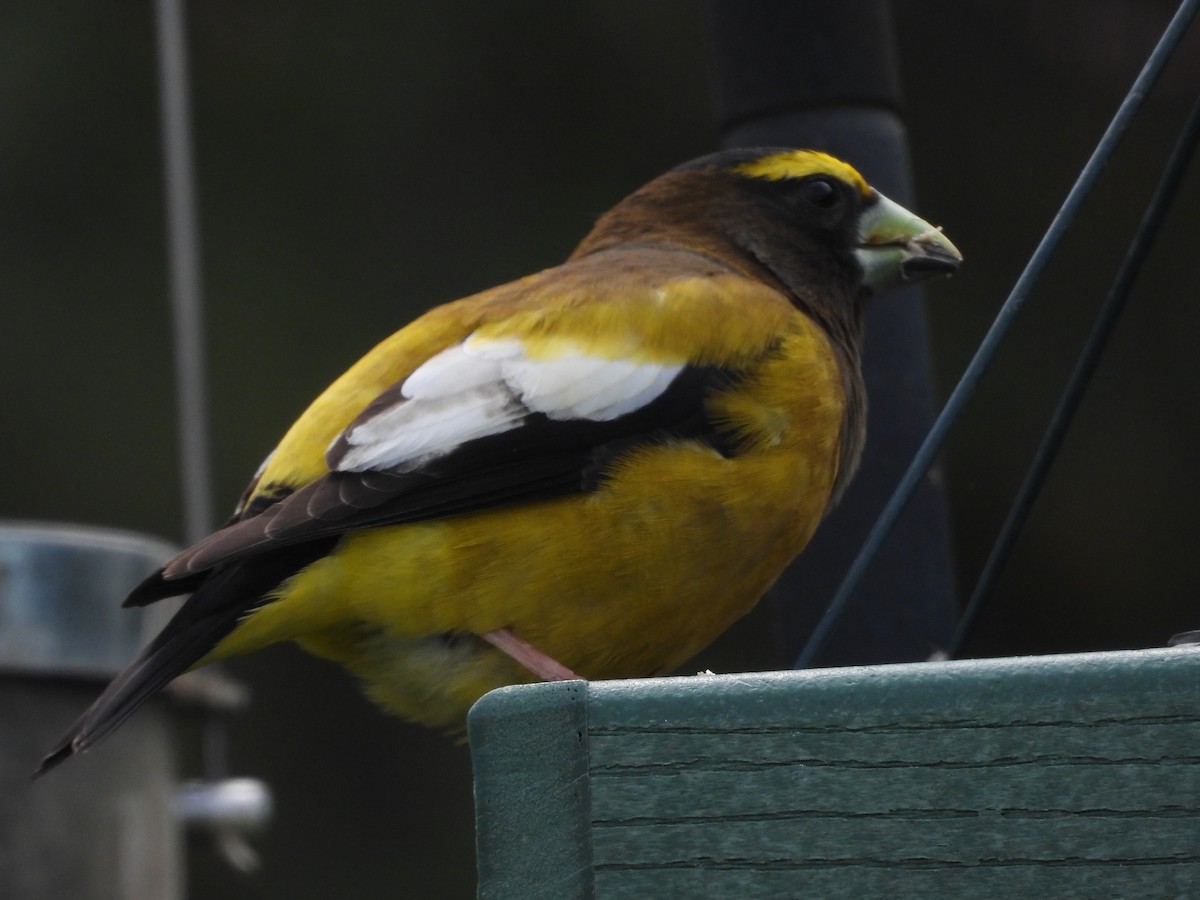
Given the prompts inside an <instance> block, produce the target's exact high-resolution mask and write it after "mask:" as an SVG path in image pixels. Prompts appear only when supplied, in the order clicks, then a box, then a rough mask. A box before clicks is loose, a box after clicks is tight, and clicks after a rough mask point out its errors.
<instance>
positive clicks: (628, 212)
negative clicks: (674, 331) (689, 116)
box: [578, 148, 962, 299]
mask: <svg viewBox="0 0 1200 900" xmlns="http://www.w3.org/2000/svg"><path fill="white" fill-rule="evenodd" d="M627 241H639V242H647V241H649V242H661V243H672V244H679V245H684V246H688V247H690V248H692V249H696V250H701V251H708V252H711V253H712V254H713V255H714V256H717V257H720V258H724V259H728V258H729V255H730V252H731V251H736V253H737V254H738V255H740V257H741V258H742V259H743V260H744V261H746V262H748V263H749V264H751V265H755V266H758V267H761V268H762V269H764V270H766V272H767V273H769V274H770V275H771V276H773V277H774V278H775V279H776V280H777V281H779V282H780V283H781V284H782V285H783V286H784V287H786V288H787V289H789V290H790V291H791V292H792V293H793V294H795V295H798V296H799V297H800V298H801V299H805V297H804V295H805V294H806V293H808V290H807V286H808V285H810V284H812V283H814V282H819V283H821V284H824V285H829V284H830V283H831V281H832V283H836V284H840V285H843V286H844V287H845V288H846V289H847V290H848V291H849V292H850V293H851V294H852V295H854V296H861V295H864V294H880V293H883V292H885V291H887V290H890V289H892V288H896V287H900V286H903V285H906V284H911V283H914V282H918V281H925V280H928V279H930V278H935V277H938V276H941V275H949V274H951V273H953V272H954V271H955V270H956V269H957V268H958V266H959V265H960V264H961V262H962V254H960V253H959V252H958V249H957V248H956V247H955V246H954V245H953V244H952V243H950V241H949V240H948V239H947V238H946V237H945V235H943V234H942V232H941V229H940V228H935V227H934V226H933V225H930V224H929V223H928V222H926V221H925V220H923V219H921V218H920V217H918V216H916V215H914V214H913V213H911V212H909V211H908V210H906V209H904V208H903V207H902V206H900V205H899V204H897V203H895V202H893V201H891V200H889V199H888V198H887V197H885V196H883V195H882V194H881V193H879V192H878V191H876V190H875V189H874V188H872V187H871V186H870V185H869V184H867V182H866V180H865V179H864V178H863V177H862V175H860V174H859V173H858V172H857V171H856V170H855V169H854V168H853V167H851V166H850V165H848V164H846V163H844V162H842V161H841V160H838V159H835V158H834V157H832V156H829V155H828V154H825V153H819V152H817V151H813V150H789V149H781V148H768V149H752V150H727V151H723V152H721V153H714V154H712V155H710V156H705V157H701V158H700V159H697V160H693V161H692V162H688V163H684V164H683V165H681V166H678V167H677V168H675V169H673V170H671V171H670V172H668V173H666V174H665V175H662V176H660V177H659V178H656V179H655V180H654V181H652V182H650V183H649V184H647V185H646V186H645V187H643V188H642V189H640V190H639V191H637V192H635V193H634V194H632V195H630V196H629V197H628V198H626V199H625V200H624V201H623V202H622V203H620V204H618V206H617V207H615V208H614V209H613V210H612V211H611V212H610V213H609V214H607V215H606V216H605V217H604V218H602V219H601V220H600V222H599V223H598V225H597V228H596V230H595V231H593V233H592V235H590V236H589V238H588V240H586V241H585V242H584V244H583V245H581V247H580V251H578V252H590V251H591V250H594V249H598V248H599V247H601V246H604V245H611V244H613V243H618V242H627Z"/></svg>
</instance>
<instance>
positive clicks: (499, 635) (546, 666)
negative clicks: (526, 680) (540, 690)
mask: <svg viewBox="0 0 1200 900" xmlns="http://www.w3.org/2000/svg"><path fill="white" fill-rule="evenodd" d="M480 637H481V638H483V639H484V640H485V641H487V642H488V643H489V644H491V645H492V646H493V647H495V648H496V649H498V650H502V651H504V652H505V653H507V654H508V655H509V656H511V657H512V658H513V659H515V660H516V661H517V662H519V663H520V664H521V665H523V666H524V667H525V668H527V669H528V670H529V671H530V672H532V673H533V674H534V675H536V676H537V677H538V678H540V679H542V681H577V680H579V676H578V675H576V674H575V673H574V672H572V671H571V670H570V669H568V668H567V667H566V666H564V665H563V664H562V663H560V662H559V661H558V660H556V659H551V658H550V657H549V656H547V655H546V654H545V653H543V652H542V651H541V650H539V649H538V648H537V647H535V646H533V644H531V643H529V642H528V641H526V640H524V639H523V638H522V637H520V636H519V635H518V634H517V633H516V632H515V631H513V630H512V629H511V628H497V629H496V630H495V631H489V632H488V633H487V634H481V635H480Z"/></svg>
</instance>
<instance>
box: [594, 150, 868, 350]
mask: <svg viewBox="0 0 1200 900" xmlns="http://www.w3.org/2000/svg"><path fill="white" fill-rule="evenodd" d="M804 225H805V223H804V222H803V221H802V220H800V219H798V218H796V217H793V216H791V215H789V214H786V213H784V212H783V207H780V206H775V205H774V204H772V203H769V202H767V201H766V200H765V199H764V196H763V194H762V192H759V191H754V190H750V189H748V187H747V185H746V184H745V182H744V180H742V179H740V178H738V177H737V176H734V175H732V174H730V173H729V172H727V171H724V170H723V169H720V168H717V167H712V168H704V169H685V170H679V171H673V172H668V173H667V174H666V175H662V176H660V177H659V178H656V179H655V180H654V181H652V182H650V183H649V184H647V185H645V186H644V187H642V188H641V189H639V190H637V191H635V192H634V193H633V194H630V195H629V196H628V197H626V198H625V199H624V200H622V201H621V202H620V203H618V204H617V205H616V206H614V207H613V208H612V209H611V210H609V211H608V212H607V213H605V214H604V215H603V216H601V217H600V219H599V220H598V221H597V222H596V225H595V227H594V228H593V229H592V231H591V232H590V233H589V234H588V235H587V236H586V237H585V238H584V239H583V240H582V241H581V242H580V244H579V246H578V247H576V249H575V251H574V252H573V253H572V254H571V259H577V258H579V257H581V256H586V255H588V254H591V253H595V252H598V251H600V250H605V249H608V248H611V247H614V246H617V245H629V244H641V245H647V244H649V245H661V246H663V247H670V248H672V249H676V250H688V251H691V252H694V253H701V254H704V255H705V256H707V257H709V258H711V259H713V260H715V261H717V262H719V263H720V264H721V265H722V266H723V267H725V268H728V269H731V270H733V271H736V272H740V273H741V274H744V275H747V276H749V277H751V278H754V279H756V280H760V281H763V282H766V283H767V284H769V285H772V286H773V287H775V288H777V289H778V290H780V291H781V292H783V293H784V294H786V295H788V297H789V298H791V300H792V302H793V303H794V304H795V305H796V307H797V308H799V309H801V310H803V311H804V312H805V313H807V314H809V315H811V316H812V317H813V318H814V319H816V320H817V321H818V322H820V323H821V324H822V325H823V326H824V327H825V328H826V329H827V330H828V331H829V332H830V334H831V335H833V336H835V337H836V338H837V339H838V341H839V342H846V343H848V344H851V345H855V344H857V341H858V337H859V320H860V313H861V311H860V308H859V307H860V304H861V297H860V295H859V284H858V279H859V277H860V273H859V270H858V267H857V263H855V262H854V260H853V256H852V251H853V247H852V246H850V244H851V242H852V240H853V231H852V230H851V231H846V232H844V233H842V232H833V233H822V232H821V231H819V230H817V229H811V230H810V229H805V227H804ZM818 241H819V242H820V243H818ZM831 250H832V251H833V253H832V254H831V253H830V251H831ZM813 284H821V285H823V286H824V288H825V290H824V291H822V292H820V293H817V292H814V291H813V290H812V289H811V285H813Z"/></svg>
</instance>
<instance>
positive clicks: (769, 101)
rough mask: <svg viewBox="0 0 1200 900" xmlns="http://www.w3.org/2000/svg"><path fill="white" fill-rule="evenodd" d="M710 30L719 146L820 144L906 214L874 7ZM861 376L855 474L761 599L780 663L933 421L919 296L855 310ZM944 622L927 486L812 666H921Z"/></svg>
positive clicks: (720, 1)
mask: <svg viewBox="0 0 1200 900" xmlns="http://www.w3.org/2000/svg"><path fill="white" fill-rule="evenodd" d="M709 25H710V29H711V34H712V40H713V48H714V60H715V67H716V99H717V114H718V116H719V119H720V126H721V130H722V135H723V143H724V145H725V146H727V147H749V146H788V147H809V148H813V149H817V150H824V151H826V152H829V153H832V154H833V155H835V156H838V157H840V158H842V159H845V160H846V161H848V162H850V163H851V164H852V165H854V166H855V167H856V168H858V169H859V171H861V172H862V173H863V175H864V176H865V177H866V178H867V180H868V181H869V182H870V183H871V184H872V185H874V186H875V187H876V188H878V189H879V190H880V191H881V192H883V193H884V194H886V195H888V196H889V197H891V198H892V199H893V200H896V201H897V202H898V203H901V204H903V205H905V206H910V207H912V206H914V204H913V190H912V181H911V170H910V166H909V157H908V147H907V141H906V138H905V133H904V126H903V124H902V123H901V121H900V118H899V115H898V113H897V110H898V108H899V105H900V80H899V74H898V65H897V59H896V49H895V43H894V38H893V34H892V22H891V11H890V7H889V5H888V4H887V3H886V2H883V0H856V2H841V3H821V2H798V0H756V2H753V3H746V2H739V0H711V2H710V4H709ZM864 372H865V376H866V380H867V388H868V392H869V395H870V412H869V416H868V421H869V426H868V428H869V431H868V437H867V446H866V451H865V453H864V457H863V462H862V467H861V469H860V470H859V474H858V477H857V478H856V480H855V482H854V484H853V486H852V487H851V489H850V490H849V491H848V492H847V494H846V496H845V498H844V499H843V501H842V504H841V506H840V507H839V508H838V509H837V510H836V511H835V512H834V513H833V514H832V515H831V516H830V517H829V519H828V520H827V521H826V522H825V523H824V525H823V526H822V528H821V530H820V531H819V532H818V533H817V536H816V538H815V539H814V540H813V542H812V543H811V544H810V545H809V548H808V550H807V551H805V553H804V555H803V556H802V557H801V558H800V559H798V560H797V561H796V562H795V563H794V564H793V565H792V566H791V567H790V568H789V569H788V571H787V573H786V574H785V575H784V576H783V578H782V579H780V581H779V583H778V585H776V587H775V589H774V590H773V591H772V593H771V595H770V596H769V598H768V603H770V604H771V607H772V609H773V611H774V613H775V616H776V623H777V631H778V633H779V635H780V639H781V643H782V647H783V650H784V652H785V653H786V654H787V658H788V659H795V657H796V656H797V654H798V653H799V652H800V650H801V648H802V647H803V644H804V641H805V639H806V638H807V636H808V635H809V633H810V632H811V631H812V629H813V627H814V626H815V625H816V623H817V621H818V619H819V618H820V616H821V613H822V611H823V609H824V605H825V603H826V602H828V600H829V598H830V597H832V596H833V593H834V591H835V590H836V588H837V585H838V583H839V581H840V579H841V577H842V575H843V574H844V573H845V571H846V569H847V568H848V567H849V565H850V562H851V561H852V560H853V558H854V555H855V553H856V551H857V549H858V547H859V546H860V544H861V543H862V541H863V538H864V537H865V536H866V534H867V532H868V531H869V530H870V527H871V524H872V522H873V521H874V519H875V517H876V516H877V515H878V513H879V511H880V509H882V507H883V505H884V503H885V502H886V501H887V498H888V496H889V495H890V493H891V491H892V489H893V488H894V487H895V485H896V483H897V482H898V481H899V479H900V476H901V475H902V473H903V472H904V469H905V467H906V466H907V465H908V463H909V461H910V460H911V459H912V457H913V454H914V453H915V452H916V449H917V447H918V446H919V445H920V442H921V438H922V437H923V436H924V434H925V432H926V431H927V429H928V427H929V424H930V422H931V420H932V416H933V388H932V383H931V377H930V365H929V349H928V337H927V333H926V322H925V311H924V307H923V304H922V299H921V295H920V292H919V291H916V290H909V291H904V292H903V293H900V294H895V295H890V296H888V297H885V298H883V299H881V300H880V301H879V302H878V303H875V304H873V305H872V307H871V308H870V309H869V310H868V314H867V324H866V337H865V358H864ZM956 614H957V604H956V597H955V585H954V575H953V561H952V557H951V550H950V538H949V529H948V526H947V519H946V511H945V504H944V500H943V497H942V494H941V491H940V490H939V489H938V488H937V487H936V486H935V484H934V483H932V482H929V481H927V482H926V484H924V485H923V486H922V489H921V492H920V493H919V494H918V496H917V497H916V498H915V499H914V501H913V503H912V504H911V506H910V507H909V509H908V511H907V513H906V514H905V518H904V520H903V522H902V524H901V526H900V527H899V528H898V529H897V530H896V531H895V532H894V533H893V535H892V539H891V541H890V542H889V544H888V546H887V548H886V549H885V550H884V551H883V552H882V553H881V554H880V557H879V559H878V561H877V562H876V563H875V565H874V566H873V567H872V570H871V573H870V574H869V575H868V576H867V578H866V580H865V581H864V583H863V585H862V588H861V589H860V591H859V593H858V596H857V597H856V598H855V600H854V602H853V605H852V607H851V608H850V609H849V611H848V612H847V613H846V616H845V618H844V619H843V620H842V622H841V623H840V626H839V628H838V630H837V633H836V634H835V635H834V636H833V637H832V638H831V639H830V641H829V642H828V644H827V645H826V647H825V650H824V651H823V652H822V653H821V654H820V655H819V657H818V661H819V664H821V665H844V664H852V663H878V662H891V661H906V660H918V659H925V658H927V657H928V656H929V655H930V654H931V653H933V652H934V651H936V650H938V649H939V648H943V647H945V646H946V644H947V642H948V640H949V638H950V635H951V633H952V631H953V627H954V620H955V617H956Z"/></svg>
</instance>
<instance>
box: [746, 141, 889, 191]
mask: <svg viewBox="0 0 1200 900" xmlns="http://www.w3.org/2000/svg"><path fill="white" fill-rule="evenodd" d="M733 171H735V172H737V173H738V174H740V175H748V176H750V177H751V178H766V179H768V180H770V181H783V180H784V179H787V178H806V177H808V176H809V175H832V176H833V177H834V178H837V179H840V180H841V181H845V182H846V183H848V184H852V185H854V186H855V187H856V188H858V191H859V193H861V194H862V195H863V196H866V195H868V194H870V193H871V186H870V185H869V184H867V182H866V179H864V178H863V177H862V176H861V175H859V174H858V171H857V170H855V169H854V167H853V166H849V165H847V164H846V163H844V162H842V161H841V160H840V159H835V158H834V157H832V156H830V155H829V154H827V153H819V152H817V151H816V150H788V151H785V152H783V153H774V154H772V155H770V156H763V157H760V158H759V159H756V160H753V161H752V162H748V163H742V164H741V165H739V166H735V167H734V169H733Z"/></svg>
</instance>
